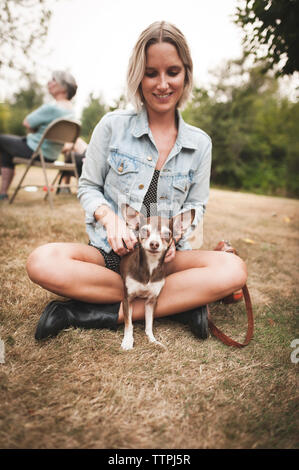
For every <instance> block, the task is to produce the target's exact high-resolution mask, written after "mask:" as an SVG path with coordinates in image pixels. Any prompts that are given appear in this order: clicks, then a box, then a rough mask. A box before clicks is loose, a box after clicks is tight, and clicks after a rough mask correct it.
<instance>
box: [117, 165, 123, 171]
mask: <svg viewBox="0 0 299 470" xmlns="http://www.w3.org/2000/svg"><path fill="white" fill-rule="evenodd" d="M117 169H118V171H119V172H120V173H122V172H123V171H124V167H123V166H122V165H121V166H119V167H118V168H117Z"/></svg>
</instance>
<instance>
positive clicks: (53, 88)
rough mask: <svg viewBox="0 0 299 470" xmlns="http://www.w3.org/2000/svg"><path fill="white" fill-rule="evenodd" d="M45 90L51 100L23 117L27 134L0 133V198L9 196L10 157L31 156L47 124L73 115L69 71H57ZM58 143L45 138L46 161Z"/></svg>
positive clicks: (51, 158)
mask: <svg viewBox="0 0 299 470" xmlns="http://www.w3.org/2000/svg"><path fill="white" fill-rule="evenodd" d="M48 90H49V93H50V94H51V96H52V97H53V98H54V100H55V101H54V102H52V103H48V104H43V105H42V106H40V107H39V108H37V109H36V110H35V111H32V112H31V113H30V114H28V116H26V117H25V119H24V121H23V125H24V126H25V127H26V129H27V130H28V131H29V133H28V134H27V136H26V137H20V136H14V135H0V162H1V167H2V168H1V175H2V181H1V189H0V200H5V199H8V195H7V191H8V188H9V186H10V184H11V182H12V179H13V177H14V164H13V157H16V156H17V157H22V158H28V159H29V158H30V157H31V156H32V154H33V152H34V151H35V149H36V148H37V146H38V143H39V141H40V138H41V136H42V134H43V132H44V130H45V129H46V127H47V126H48V125H49V124H50V123H51V122H52V121H54V120H55V119H58V118H62V117H66V118H69V119H72V118H74V112H73V105H72V103H71V99H72V98H73V96H75V94H76V91H77V84H76V81H75V79H74V77H73V76H72V75H71V74H70V73H68V72H62V71H57V72H54V73H53V74H52V78H51V79H50V80H49V82H48ZM61 147H62V146H61V145H60V144H56V143H54V142H50V141H47V140H45V141H44V142H43V144H42V150H43V154H44V157H45V160H46V161H49V162H53V161H54V160H56V159H57V157H58V155H59V154H60V152H61Z"/></svg>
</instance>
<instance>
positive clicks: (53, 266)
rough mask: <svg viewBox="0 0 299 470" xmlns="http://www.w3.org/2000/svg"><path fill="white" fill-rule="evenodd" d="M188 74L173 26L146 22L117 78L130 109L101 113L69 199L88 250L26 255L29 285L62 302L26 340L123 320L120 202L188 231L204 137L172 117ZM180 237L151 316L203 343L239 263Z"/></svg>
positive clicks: (202, 177) (124, 235)
mask: <svg viewBox="0 0 299 470" xmlns="http://www.w3.org/2000/svg"><path fill="white" fill-rule="evenodd" d="M192 70H193V66H192V60H191V57H190V53H189V48H188V45H187V42H186V40H185V37H184V36H183V34H182V33H181V31H180V30H179V29H178V28H177V27H176V26H174V25H172V24H170V23H167V22H165V21H161V22H155V23H153V24H152V25H150V26H149V27H148V28H147V29H146V30H145V31H144V32H143V33H142V34H141V36H140V38H139V39H138V41H137V44H136V46H135V48H134V49H133V53H132V56H131V59H130V62H129V67H128V74H127V84H128V95H129V97H130V100H131V102H132V103H133V104H134V105H135V108H136V109H135V110H133V111H127V110H116V111H114V112H112V113H108V114H107V115H106V116H104V117H103V118H102V120H101V121H100V122H99V123H98V125H97V126H96V128H95V129H94V132H93V135H92V138H91V140H90V143H89V145H88V149H87V152H86V160H85V163H84V167H83V171H82V175H81V178H80V183H79V191H78V197H79V199H80V202H81V204H82V206H83V208H84V210H85V213H86V230H87V233H88V236H89V246H85V245H82V244H77V243H70V244H66V243H55V244H54V243H53V244H48V245H45V246H42V247H40V248H37V249H36V250H35V251H34V252H33V253H32V254H31V255H30V257H29V259H28V263H27V270H28V274H29V276H30V278H31V279H32V281H34V282H36V283H37V284H39V285H40V286H42V287H44V288H45V289H48V290H50V291H51V292H54V293H56V294H58V295H62V296H65V297H70V298H71V299H72V300H69V301H68V302H61V301H58V300H56V301H54V302H51V303H50V304H49V305H48V306H47V307H46V308H45V310H44V312H43V314H42V316H41V318H40V321H39V324H38V327H37V331H36V339H43V338H46V337H47V336H55V335H57V334H58V333H59V331H60V330H62V329H64V328H68V327H69V326H75V327H82V328H112V329H116V328H117V325H118V324H119V323H123V321H124V314H123V308H122V301H123V298H124V285H123V281H122V278H121V277H120V275H119V265H120V259H121V257H122V256H125V255H127V254H128V253H130V252H132V251H133V250H134V247H135V244H136V242H137V237H136V234H135V233H134V232H133V231H132V230H131V229H130V228H129V227H128V226H127V225H126V223H125V221H124V219H123V217H122V216H121V206H122V205H123V203H125V202H126V203H128V204H129V205H130V206H131V207H132V208H133V209H134V210H135V211H137V212H141V211H142V212H144V209H145V210H146V214H149V215H152V208H154V211H155V213H157V214H158V215H164V216H165V215H166V216H167V217H169V218H171V217H173V216H175V215H177V214H185V213H188V211H190V210H192V211H194V214H195V215H194V219H193V221H192V226H191V228H190V229H191V231H192V230H194V229H195V228H196V226H197V225H198V223H199V222H200V221H201V219H202V218H203V215H204V212H205V208H206V204H207V201H208V196H209V180H210V168H211V139H210V137H209V136H208V135H207V134H206V133H205V132H203V131H202V130H201V129H198V128H196V127H193V126H189V125H187V124H186V123H185V122H184V120H183V118H182V116H181V114H180V112H179V108H180V107H181V106H182V105H183V104H184V103H185V102H186V100H187V99H188V97H189V95H190V92H191V89H192ZM148 211H149V212H148ZM188 235H190V233H189V234H187V233H185V234H184V235H183V236H182V237H181V239H180V240H179V241H177V244H176V245H175V243H174V242H172V243H171V244H170V246H169V250H168V252H167V254H166V256H165V259H164V262H165V263H166V265H165V271H166V273H167V276H166V280H165V285H164V287H163V289H162V291H161V294H160V295H159V298H158V303H157V307H156V310H155V315H156V316H158V317H163V316H167V315H173V314H178V313H180V312H186V313H185V315H184V316H183V317H184V318H181V320H183V321H185V319H186V318H187V321H188V323H189V324H190V327H191V330H192V332H193V333H194V334H195V335H196V336H197V337H198V338H200V339H206V338H207V337H208V335H209V332H208V310H207V306H206V304H207V303H210V302H213V301H215V300H218V299H221V298H223V297H225V296H227V295H228V294H231V293H232V292H234V291H236V290H238V289H240V288H241V287H242V286H243V285H244V284H245V282H246V267H245V265H244V263H243V261H242V260H241V259H240V258H239V257H238V256H235V255H234V254H227V253H224V252H215V251H214V252H213V251H212V252H211V251H198V250H192V249H191V245H190V243H189V240H188ZM135 280H136V281H138V279H137V278H136V279H135ZM143 318H144V302H143V301H142V300H140V299H137V300H136V301H134V303H133V320H140V319H143ZM177 318H178V319H179V316H178V317H177Z"/></svg>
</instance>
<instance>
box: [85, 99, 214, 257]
mask: <svg viewBox="0 0 299 470" xmlns="http://www.w3.org/2000/svg"><path fill="white" fill-rule="evenodd" d="M211 149H212V144H211V139H210V137H209V136H208V135H207V134H206V133H205V132H203V131H202V130H201V129H198V128H196V127H193V126H190V125H188V124H186V123H185V122H184V120H183V119H182V117H181V115H180V113H179V112H178V135H177V139H176V142H175V144H174V147H173V148H172V150H171V152H170V154H169V155H168V157H167V160H166V162H165V164H164V165H163V167H162V168H161V170H160V176H159V182H158V188H157V209H158V212H160V213H161V214H162V215H165V216H167V217H172V216H173V215H176V214H177V213H180V212H184V211H186V210H188V209H190V208H194V209H195V217H194V220H193V223H192V227H191V230H190V231H192V230H194V229H195V227H196V226H197V224H198V223H199V222H200V220H201V219H202V217H203V214H204V212H205V207H206V204H207V201H208V196H209V184H210V170H211ZM157 160H158V150H157V147H156V145H155V142H154V139H153V135H152V133H151V130H150V128H149V124H148V118H147V111H146V109H145V108H143V109H142V111H141V112H140V113H136V112H135V111H127V110H117V111H113V112H111V113H108V114H106V115H105V116H104V117H103V118H102V119H101V121H100V122H99V123H98V124H97V126H96V127H95V129H94V131H93V134H92V137H91V140H90V143H89V145H88V149H87V152H86V159H85V162H84V165H83V170H82V175H81V177H80V181H79V189H78V198H79V199H80V202H81V204H82V206H83V209H84V211H85V215H86V217H85V222H86V230H87V234H88V236H89V239H90V243H91V244H92V245H94V246H96V247H99V248H102V249H104V251H106V252H107V253H109V252H110V251H111V247H110V245H109V243H108V240H107V235H106V230H105V228H104V227H103V225H102V224H101V223H100V222H97V221H96V220H95V218H94V212H95V210H96V209H97V208H98V207H99V206H100V205H102V204H106V205H107V206H109V207H110V208H112V209H113V210H114V212H116V213H117V214H118V215H120V207H121V205H122V204H123V203H127V204H129V205H130V206H131V207H133V208H134V209H135V210H137V211H140V210H141V208H142V203H143V199H144V196H145V194H146V192H147V190H148V187H149V185H150V182H151V179H152V176H153V173H154V170H155V166H156V163H157ZM190 231H189V234H190ZM177 249H179V250H186V249H191V246H190V243H189V242H188V233H186V234H185V235H184V236H183V238H182V239H181V240H180V242H179V244H178V246H177Z"/></svg>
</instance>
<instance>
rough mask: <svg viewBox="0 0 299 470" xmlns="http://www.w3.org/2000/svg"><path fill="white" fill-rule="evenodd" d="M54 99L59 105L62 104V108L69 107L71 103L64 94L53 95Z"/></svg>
mask: <svg viewBox="0 0 299 470" xmlns="http://www.w3.org/2000/svg"><path fill="white" fill-rule="evenodd" d="M54 99H55V101H56V102H57V104H58V105H59V106H63V107H64V108H71V107H72V103H71V102H70V100H68V99H67V97H66V96H65V95H56V96H54Z"/></svg>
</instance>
